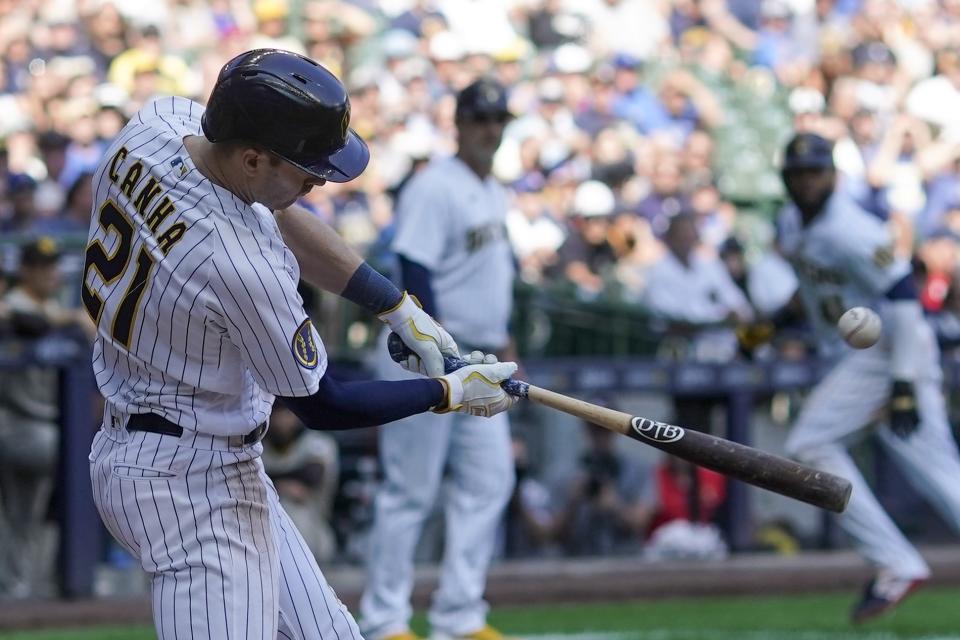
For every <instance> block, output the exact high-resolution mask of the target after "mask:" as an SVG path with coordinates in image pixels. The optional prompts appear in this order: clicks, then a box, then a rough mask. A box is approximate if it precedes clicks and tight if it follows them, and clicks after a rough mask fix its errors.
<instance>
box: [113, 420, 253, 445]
mask: <svg viewBox="0 0 960 640" xmlns="http://www.w3.org/2000/svg"><path fill="white" fill-rule="evenodd" d="M266 430H267V423H266V422H261V423H260V424H258V425H257V427H256V428H255V429H254V430H253V431H251V432H250V433H248V434H247V435H245V436H243V444H253V443H254V442H257V441H258V440H260V437H261V436H263V433H264V431H266ZM127 431H146V432H147V433H159V434H160V435H163V436H176V437H178V438H179V437H180V436H182V435H183V427H181V426H180V425H178V424H176V423H174V422H170V421H169V420H167V419H166V418H164V417H163V416H158V415H157V414H155V413H135V414H133V415H132V416H130V417H129V418H128V419H127ZM238 437H239V436H238Z"/></svg>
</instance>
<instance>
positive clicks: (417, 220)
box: [360, 79, 514, 640]
mask: <svg viewBox="0 0 960 640" xmlns="http://www.w3.org/2000/svg"><path fill="white" fill-rule="evenodd" d="M510 118H511V114H510V112H509V111H508V109H507V92H506V90H505V89H504V88H503V87H502V86H500V85H499V84H497V83H496V82H494V81H492V80H489V79H481V80H478V81H475V82H474V83H472V84H470V85H469V86H467V87H466V88H465V89H463V90H462V91H461V92H460V93H459V94H458V96H457V102H456V115H455V122H456V127H457V131H458V134H459V148H458V151H457V154H456V156H454V157H452V158H444V159H438V160H435V161H433V162H432V163H431V164H430V165H428V166H427V167H426V168H425V169H423V170H422V171H420V172H419V173H417V174H416V175H414V177H413V178H411V179H410V182H409V183H408V184H407V185H406V187H405V188H404V190H403V192H402V193H401V194H400V199H399V202H398V207H397V231H396V237H395V238H394V241H393V248H394V250H395V251H396V253H397V254H398V257H399V260H400V270H401V273H402V278H403V284H404V287H405V288H406V289H407V290H408V291H410V293H412V294H415V295H416V296H417V297H418V298H419V299H420V302H421V304H422V305H423V308H424V310H425V311H427V313H430V314H431V315H433V316H435V317H438V318H442V320H443V322H444V323H445V326H446V327H448V328H449V330H450V331H451V333H452V335H453V336H454V337H455V339H456V340H457V341H458V342H459V344H460V347H461V349H462V350H463V352H464V353H468V352H471V351H482V352H484V353H488V354H489V353H499V354H501V355H507V354H509V353H511V352H512V351H513V348H512V345H511V343H510V339H509V335H508V333H507V322H508V320H509V318H510V310H511V299H512V292H513V279H514V266H513V257H512V255H511V253H510V246H509V243H508V240H507V237H506V232H505V225H504V223H505V219H506V215H507V208H508V203H507V194H506V192H505V190H504V188H503V187H502V186H501V185H500V184H499V183H498V182H497V181H496V179H495V178H494V177H493V176H492V175H491V174H490V170H491V167H492V165H493V155H494V153H495V152H496V150H497V148H498V147H499V146H500V142H501V139H502V137H503V130H504V127H505V126H506V124H507V122H508V120H510ZM385 352H386V350H385V349H384V353H385ZM384 364H385V365H386V367H385V369H384V371H383V373H384V374H385V375H391V376H394V375H397V374H396V369H397V367H396V365H395V364H394V363H392V362H389V363H384ZM379 436H380V457H381V461H382V464H383V470H384V476H385V477H384V484H383V487H382V488H381V490H380V493H379V495H378V496H377V504H376V516H375V523H374V530H373V534H372V542H371V549H370V556H369V559H368V564H367V571H368V583H367V588H366V590H365V591H364V594H363V597H362V599H361V602H360V611H361V614H362V616H363V627H364V635H365V636H366V637H368V638H371V640H382V639H385V638H390V639H392V640H400V639H411V638H414V637H415V636H414V634H413V632H412V631H410V626H409V625H410V617H411V614H412V609H411V606H410V596H411V593H412V590H413V554H414V549H415V547H416V544H417V540H418V538H419V536H420V532H421V528H422V525H423V523H424V521H425V520H426V518H427V516H428V515H429V514H430V512H431V510H432V508H433V505H434V502H435V501H436V499H437V496H438V495H439V489H440V484H441V480H442V478H443V475H444V471H447V472H448V473H450V474H451V476H452V480H453V481H452V482H451V483H450V486H449V491H448V492H445V499H446V503H445V505H444V511H445V514H446V523H447V528H446V540H445V545H444V553H443V566H442V569H441V575H440V585H439V589H438V591H437V593H436V594H435V595H434V599H433V604H432V606H431V608H430V611H429V612H428V614H427V619H428V622H429V624H430V626H431V628H432V630H433V637H441V638H469V639H473V640H500V638H501V634H500V632H499V631H497V630H496V629H494V628H493V627H491V626H489V625H488V624H487V622H486V618H487V610H488V606H487V604H486V602H484V600H483V592H484V588H485V585H486V576H487V569H488V567H489V564H490V561H491V558H492V555H493V551H494V542H495V537H496V532H497V528H498V526H499V523H500V520H501V517H502V515H503V510H504V507H505V506H506V504H507V502H508V501H509V499H510V495H511V493H512V491H513V486H514V473H513V472H514V469H513V460H512V457H511V452H510V425H509V422H508V420H507V418H506V415H504V414H500V415H498V416H493V417H491V418H490V419H489V420H486V421H484V422H482V423H480V422H478V418H477V417H474V416H463V415H462V414H458V413H448V414H446V415H443V416H436V417H434V416H430V417H426V418H423V417H420V418H412V419H409V420H403V421H400V422H399V423H398V424H397V425H395V426H394V428H393V429H383V430H381V431H380V434H379Z"/></svg>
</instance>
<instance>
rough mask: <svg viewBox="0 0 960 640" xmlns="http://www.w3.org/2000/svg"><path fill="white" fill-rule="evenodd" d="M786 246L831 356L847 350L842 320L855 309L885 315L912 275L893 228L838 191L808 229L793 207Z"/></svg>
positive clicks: (785, 227) (783, 239) (785, 222)
mask: <svg viewBox="0 0 960 640" xmlns="http://www.w3.org/2000/svg"><path fill="white" fill-rule="evenodd" d="M779 226H780V246H781V248H782V249H783V252H784V255H785V256H786V257H787V259H788V260H789V261H790V263H791V264H792V265H793V268H794V270H795V271H796V273H797V278H798V280H799V287H800V297H801V298H802V300H803V303H804V307H805V308H806V310H807V316H808V317H809V318H810V320H811V322H812V323H813V327H814V330H815V332H816V339H817V344H818V347H819V349H820V351H821V352H822V353H823V354H825V355H834V354H838V353H839V352H842V351H844V350H846V349H847V347H846V345H845V344H844V343H843V341H842V339H841V338H840V334H839V333H838V332H837V326H836V323H837V320H839V319H840V316H841V315H842V314H843V312H844V311H846V310H847V309H849V308H851V307H857V306H864V307H870V308H872V309H874V310H876V311H877V312H879V313H880V315H881V317H883V316H884V315H885V307H886V306H887V305H886V302H885V297H884V294H885V293H886V292H887V291H888V290H889V289H890V288H891V287H892V286H893V285H894V284H896V283H897V282H899V281H900V280H902V279H903V277H904V276H906V275H907V274H908V273H910V265H909V264H908V263H907V262H906V261H905V260H903V259H900V258H896V257H895V256H894V255H893V238H892V237H891V235H890V229H889V228H888V226H887V225H886V224H885V223H884V222H883V221H882V220H880V219H879V218H877V217H876V216H874V215H872V214H870V213H869V212H867V211H864V210H863V209H862V208H861V207H860V206H859V205H858V204H857V203H856V202H854V201H853V199H852V198H850V197H849V196H848V195H847V194H846V193H844V192H842V191H837V192H835V193H834V195H833V196H831V197H830V199H829V200H828V201H827V203H826V205H825V206H824V210H823V211H822V212H821V213H820V214H819V215H818V216H817V217H816V218H815V219H814V221H813V222H812V223H811V224H810V225H809V226H807V227H806V228H804V227H803V226H802V225H801V219H800V212H799V211H798V210H797V208H796V207H794V206H790V207H788V208H787V209H785V210H784V212H783V214H782V215H781V218H780V220H779Z"/></svg>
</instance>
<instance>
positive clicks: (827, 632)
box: [0, 588, 960, 640]
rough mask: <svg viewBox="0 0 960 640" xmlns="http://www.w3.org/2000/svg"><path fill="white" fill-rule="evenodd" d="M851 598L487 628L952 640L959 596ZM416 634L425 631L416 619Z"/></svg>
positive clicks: (627, 637)
mask: <svg viewBox="0 0 960 640" xmlns="http://www.w3.org/2000/svg"><path fill="white" fill-rule="evenodd" d="M852 602H853V594H833V595H813V596H794V597H775V598H774V597H763V598H760V597H749V598H747V597H744V598H709V599H708V598H698V599H678V600H660V601H656V602H652V601H645V602H634V603H616V604H601V605H594V604H591V605H566V606H550V607H525V608H516V609H498V610H496V611H495V612H494V613H493V615H492V616H491V622H492V623H493V624H494V625H496V626H498V627H499V628H500V629H502V630H503V631H504V632H506V633H509V634H511V635H513V636H521V637H525V638H536V639H537V640H902V639H907V638H909V639H911V640H921V639H922V640H960V607H958V606H957V603H958V602H960V589H956V588H952V589H934V588H926V589H922V590H921V591H919V592H918V593H917V594H915V595H914V596H911V598H910V599H909V600H908V601H907V602H905V603H904V604H903V605H902V606H901V607H900V608H899V609H898V610H897V611H896V612H894V613H892V614H891V615H889V616H887V617H885V618H881V619H880V620H877V621H875V622H873V623H871V624H868V625H864V626H862V627H852V626H850V625H849V624H848V622H847V610H848V607H849V606H850V605H851V603H852ZM414 626H415V628H416V630H417V631H419V632H421V633H423V632H425V627H424V624H423V620H422V619H418V620H417V621H416V622H415V625H414ZM153 638H155V636H154V634H153V631H152V629H150V628H143V627H138V628H112V629H111V628H105V627H104V628H96V629H87V630H83V631H67V630H62V631H43V632H29V633H28V632H18V633H0V640H150V639H153Z"/></svg>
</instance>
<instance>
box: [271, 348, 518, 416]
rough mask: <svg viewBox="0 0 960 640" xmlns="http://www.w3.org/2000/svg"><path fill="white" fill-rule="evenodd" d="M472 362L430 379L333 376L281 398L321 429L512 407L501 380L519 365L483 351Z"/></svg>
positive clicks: (489, 413)
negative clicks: (343, 378)
mask: <svg viewBox="0 0 960 640" xmlns="http://www.w3.org/2000/svg"><path fill="white" fill-rule="evenodd" d="M467 361H468V362H470V363H471V364H470V365H468V366H466V367H462V368H460V369H457V370H456V371H454V372H452V373H448V374H447V375H445V376H442V377H440V378H430V379H424V378H420V379H416V380H392V381H385V380H362V381H349V382H343V381H340V380H337V379H335V378H334V377H333V376H331V375H329V374H328V375H324V376H323V377H322V378H320V385H319V388H318V389H317V391H316V392H315V393H313V394H311V395H309V396H299V397H291V396H286V397H284V396H278V397H277V400H279V401H280V402H281V403H282V404H284V405H285V406H286V407H287V408H288V409H290V410H291V411H293V413H294V414H296V416H297V417H298V418H300V420H301V421H302V422H303V423H304V424H305V425H306V426H307V427H309V428H311V429H319V430H338V429H358V428H362V427H371V426H374V425H378V424H386V423H388V422H393V421H394V420H399V419H401V418H406V417H407V416H411V415H415V414H417V413H423V412H425V411H435V412H437V413H446V412H448V411H459V412H461V413H468V414H471V415H478V416H486V417H489V416H493V415H496V414H498V413H500V412H502V411H506V410H507V409H509V408H510V407H512V406H513V404H514V403H515V402H516V398H514V397H513V396H511V395H509V394H507V393H506V392H505V391H504V390H503V389H502V388H501V387H500V382H502V381H503V380H506V379H507V378H509V377H510V376H512V375H513V374H514V372H516V370H517V365H516V364H515V363H513V362H497V361H496V358H495V357H493V356H484V355H483V354H481V353H480V352H479V351H475V352H474V353H473V354H471V355H470V356H469V357H468V358H467Z"/></svg>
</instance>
